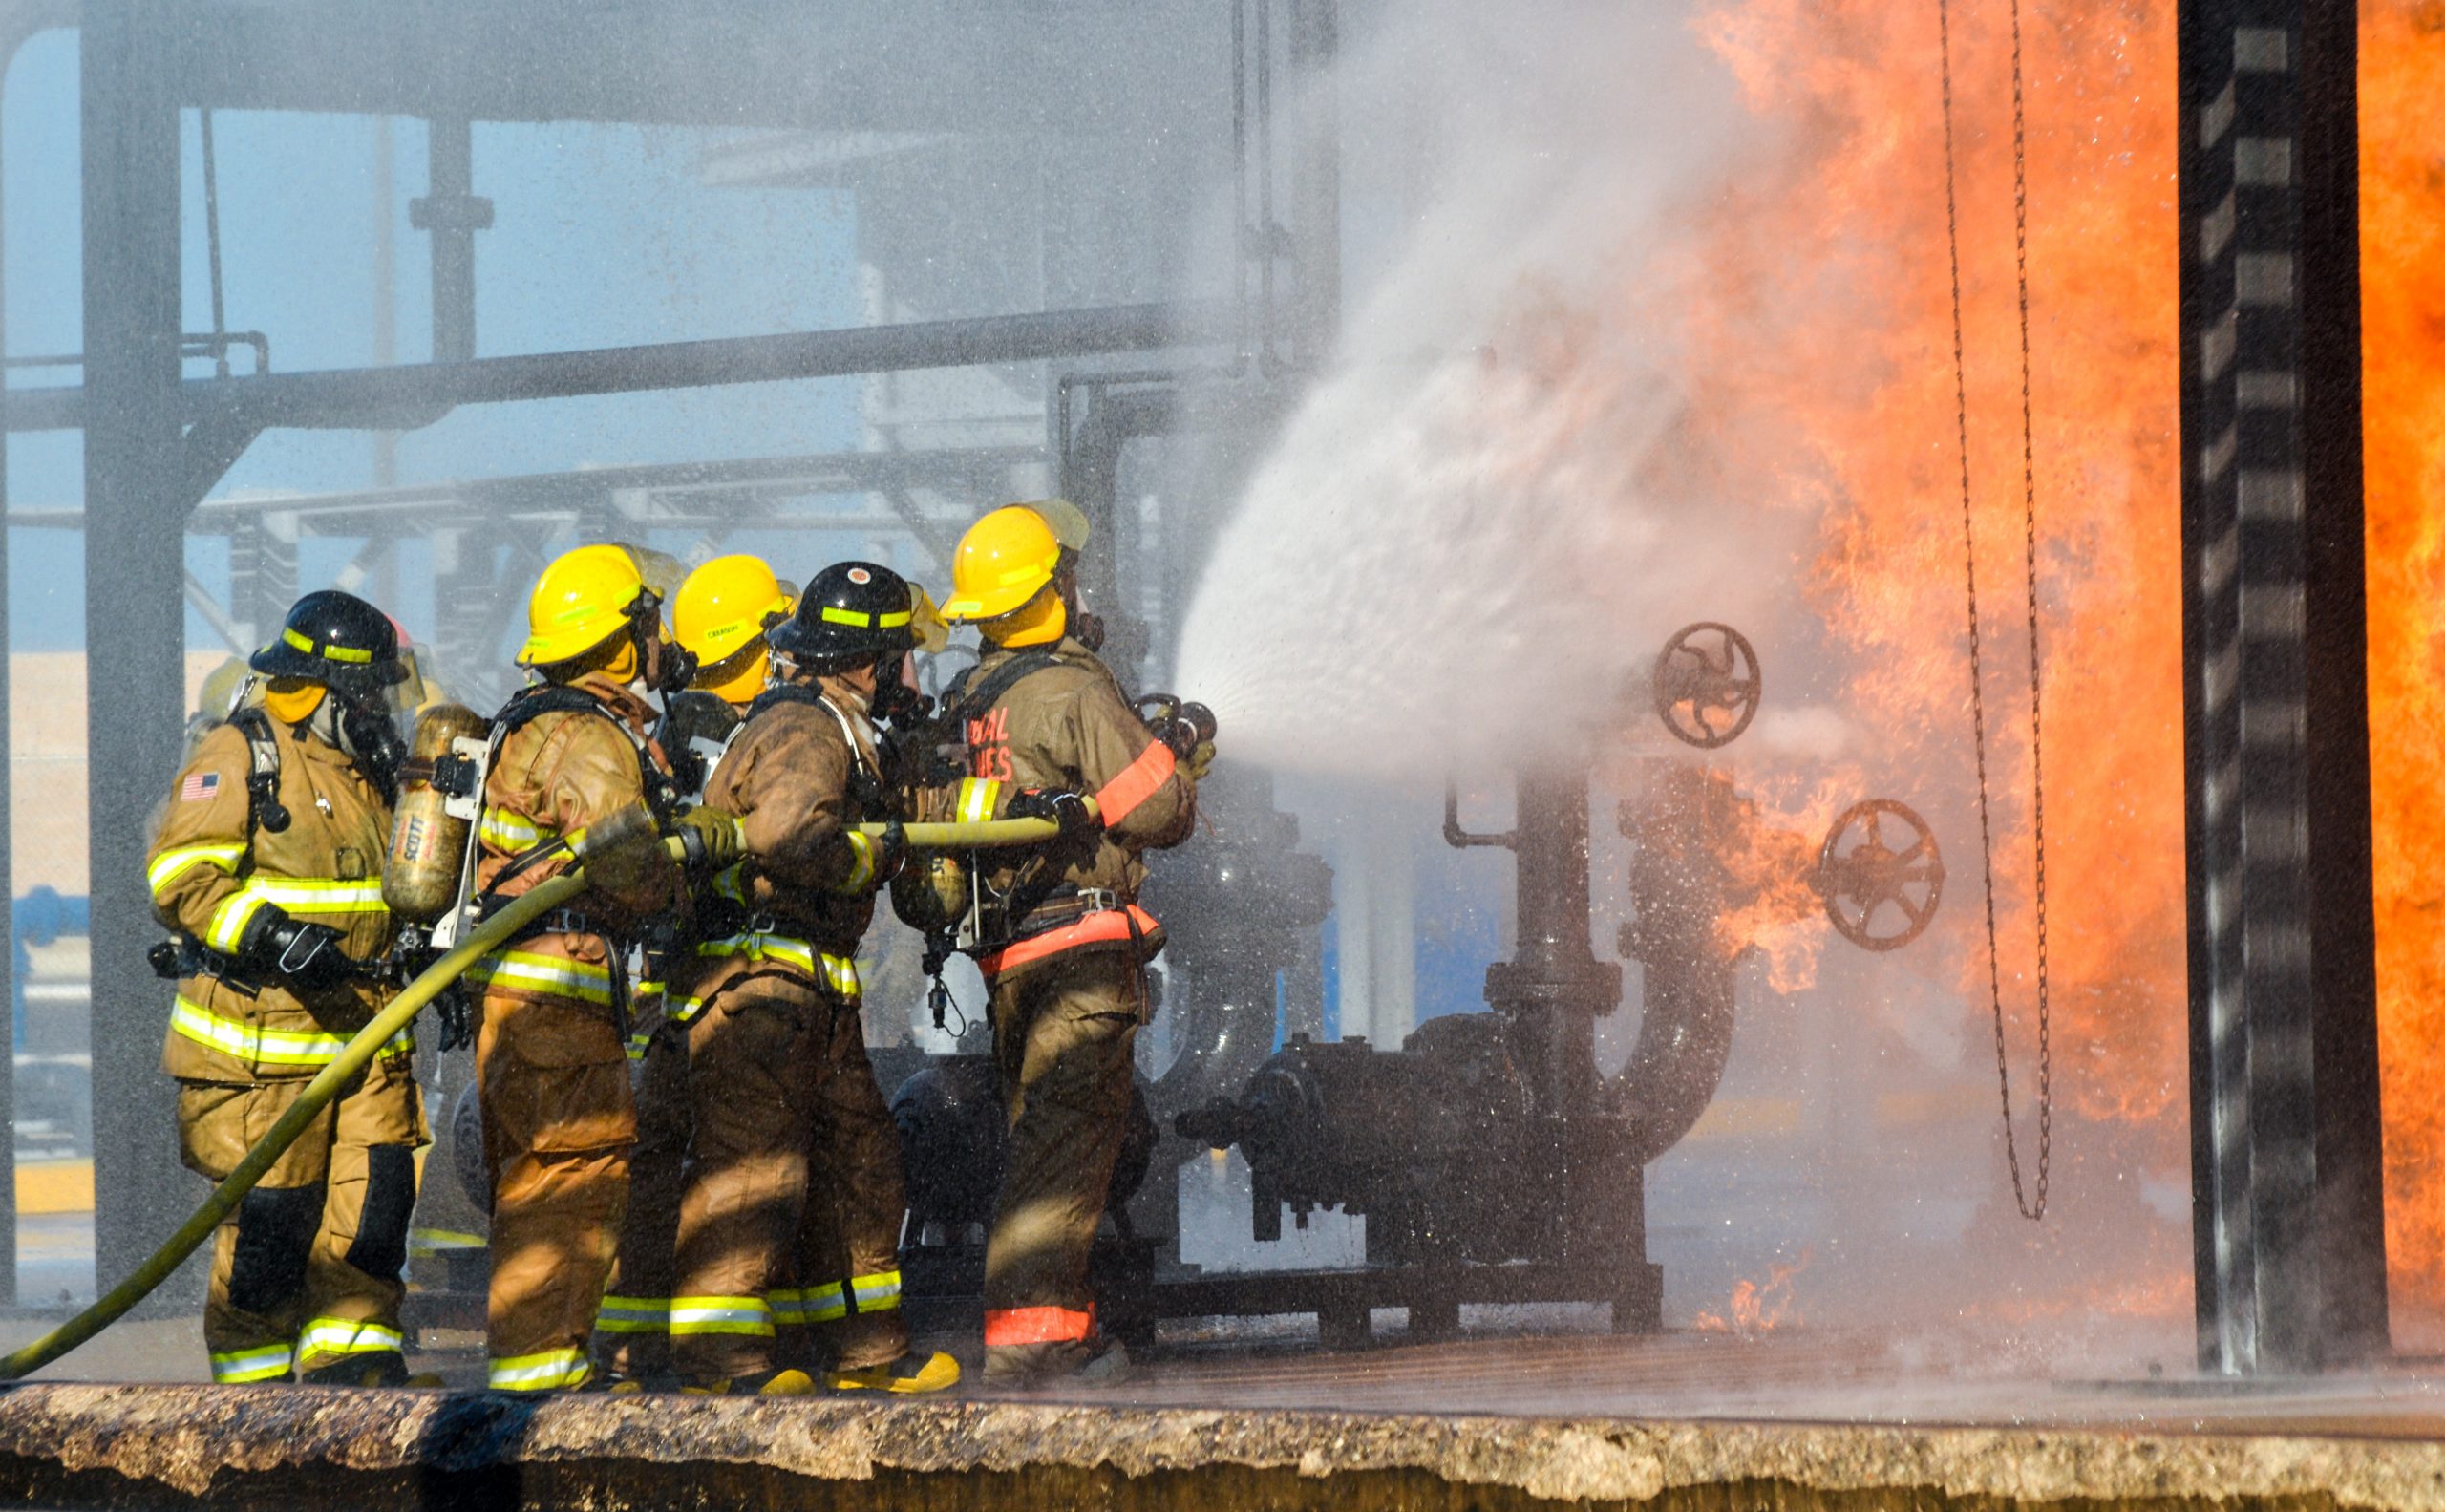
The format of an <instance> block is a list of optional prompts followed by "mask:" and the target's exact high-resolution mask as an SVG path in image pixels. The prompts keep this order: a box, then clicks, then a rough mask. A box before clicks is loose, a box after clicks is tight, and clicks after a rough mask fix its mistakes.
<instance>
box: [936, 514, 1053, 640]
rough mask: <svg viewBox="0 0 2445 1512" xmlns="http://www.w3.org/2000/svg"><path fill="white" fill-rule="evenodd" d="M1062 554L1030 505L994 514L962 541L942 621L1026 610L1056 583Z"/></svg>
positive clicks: (994, 616) (954, 556)
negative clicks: (1045, 589) (1056, 574)
mask: <svg viewBox="0 0 2445 1512" xmlns="http://www.w3.org/2000/svg"><path fill="white" fill-rule="evenodd" d="M1063 549H1064V547H1063V546H1062V544H1061V538H1060V537H1059V536H1058V535H1056V534H1054V532H1053V528H1052V525H1051V524H1049V523H1047V522H1046V521H1045V518H1044V517H1043V516H1042V515H1040V514H1037V513H1036V512H1035V511H1034V510H1032V509H1031V508H1029V507H1028V506H1027V505H1025V504H1005V505H1004V506H1003V507H1001V508H999V509H996V510H994V511H993V512H992V513H991V514H989V515H987V516H986V517H985V518H984V519H982V520H980V521H978V522H976V523H974V524H972V525H970V526H968V527H967V534H966V535H964V536H962V537H960V538H959V550H958V551H956V552H955V553H953V554H952V557H951V596H950V597H949V598H948V599H946V600H945V601H944V603H943V618H944V619H945V620H947V621H948V622H950V623H951V624H953V625H966V624H970V623H973V622H974V621H977V620H997V619H1000V618H1001V617H1002V616H1003V615H1005V614H1008V613H1010V611H1011V610H1013V609H1018V608H1024V607H1026V606H1027V603H1028V601H1029V600H1031V599H1032V598H1034V597H1035V596H1036V595H1037V594H1038V593H1040V592H1042V591H1043V589H1044V586H1045V585H1046V584H1048V583H1051V582H1052V574H1053V573H1054V571H1055V570H1057V569H1058V568H1059V567H1060V565H1061V553H1062V551H1063Z"/></svg>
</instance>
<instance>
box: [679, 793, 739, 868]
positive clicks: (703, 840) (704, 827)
mask: <svg viewBox="0 0 2445 1512" xmlns="http://www.w3.org/2000/svg"><path fill="white" fill-rule="evenodd" d="M671 827H672V833H674V834H676V835H677V836H678V837H679V843H680V845H681V846H682V847H683V848H684V849H685V850H686V851H687V853H688V865H689V866H690V867H691V869H697V868H701V869H703V870H707V871H719V870H721V869H722V868H723V867H725V866H728V865H730V864H731V863H732V862H735V861H737V860H738V859H739V858H740V857H741V856H743V855H745V854H747V832H746V830H745V829H744V828H742V827H741V826H740V824H739V822H738V820H736V819H735V818H733V816H731V815H728V814H725V813H723V812H722V811H721V810H720V809H717V808H691V809H690V810H689V811H688V812H687V813H685V814H682V815H680V816H679V817H678V818H677V819H675V820H672V821H671Z"/></svg>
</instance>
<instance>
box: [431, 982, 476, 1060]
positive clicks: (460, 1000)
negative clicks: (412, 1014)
mask: <svg viewBox="0 0 2445 1512" xmlns="http://www.w3.org/2000/svg"><path fill="white" fill-rule="evenodd" d="M433 1008H434V1014H435V1016H436V1018H438V1019H439V1020H440V1022H441V1044H440V1046H439V1049H440V1051H441V1054H445V1055H447V1054H450V1053H451V1052H452V1051H454V1050H463V1049H465V1048H466V1047H467V1046H469V1045H472V1044H474V1043H475V1042H476V1014H475V1010H474V1009H473V1008H472V1007H471V1006H470V1005H469V1003H468V1002H467V994H466V993H465V992H463V991H461V990H459V989H458V986H457V984H456V983H453V984H451V985H450V986H449V987H445V988H443V989H442V990H441V993H440V995H439V996H437V997H436V998H435V999H434V1000H433Z"/></svg>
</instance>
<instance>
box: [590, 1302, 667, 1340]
mask: <svg viewBox="0 0 2445 1512" xmlns="http://www.w3.org/2000/svg"><path fill="white" fill-rule="evenodd" d="M594 1327H595V1331H597V1332H601V1333H664V1332H668V1331H670V1298H668V1297H605V1298H604V1299H603V1306H602V1307H601V1308H600V1309H598V1310H596V1312H595V1314H594Z"/></svg>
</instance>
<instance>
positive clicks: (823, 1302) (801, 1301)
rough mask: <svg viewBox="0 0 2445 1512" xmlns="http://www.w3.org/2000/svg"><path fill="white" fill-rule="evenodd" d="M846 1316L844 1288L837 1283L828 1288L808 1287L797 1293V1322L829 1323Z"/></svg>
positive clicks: (847, 1311)
mask: <svg viewBox="0 0 2445 1512" xmlns="http://www.w3.org/2000/svg"><path fill="white" fill-rule="evenodd" d="M848 1315H849V1303H848V1298H847V1295H846V1288H843V1287H842V1286H841V1285H840V1282H838V1281H836V1282H834V1283H832V1285H830V1286H828V1287H809V1288H806V1289H805V1290H804V1291H801V1292H799V1293H798V1321H799V1322H801V1323H830V1322H833V1321H834V1320H836V1319H839V1318H845V1317H847V1316H848Z"/></svg>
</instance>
